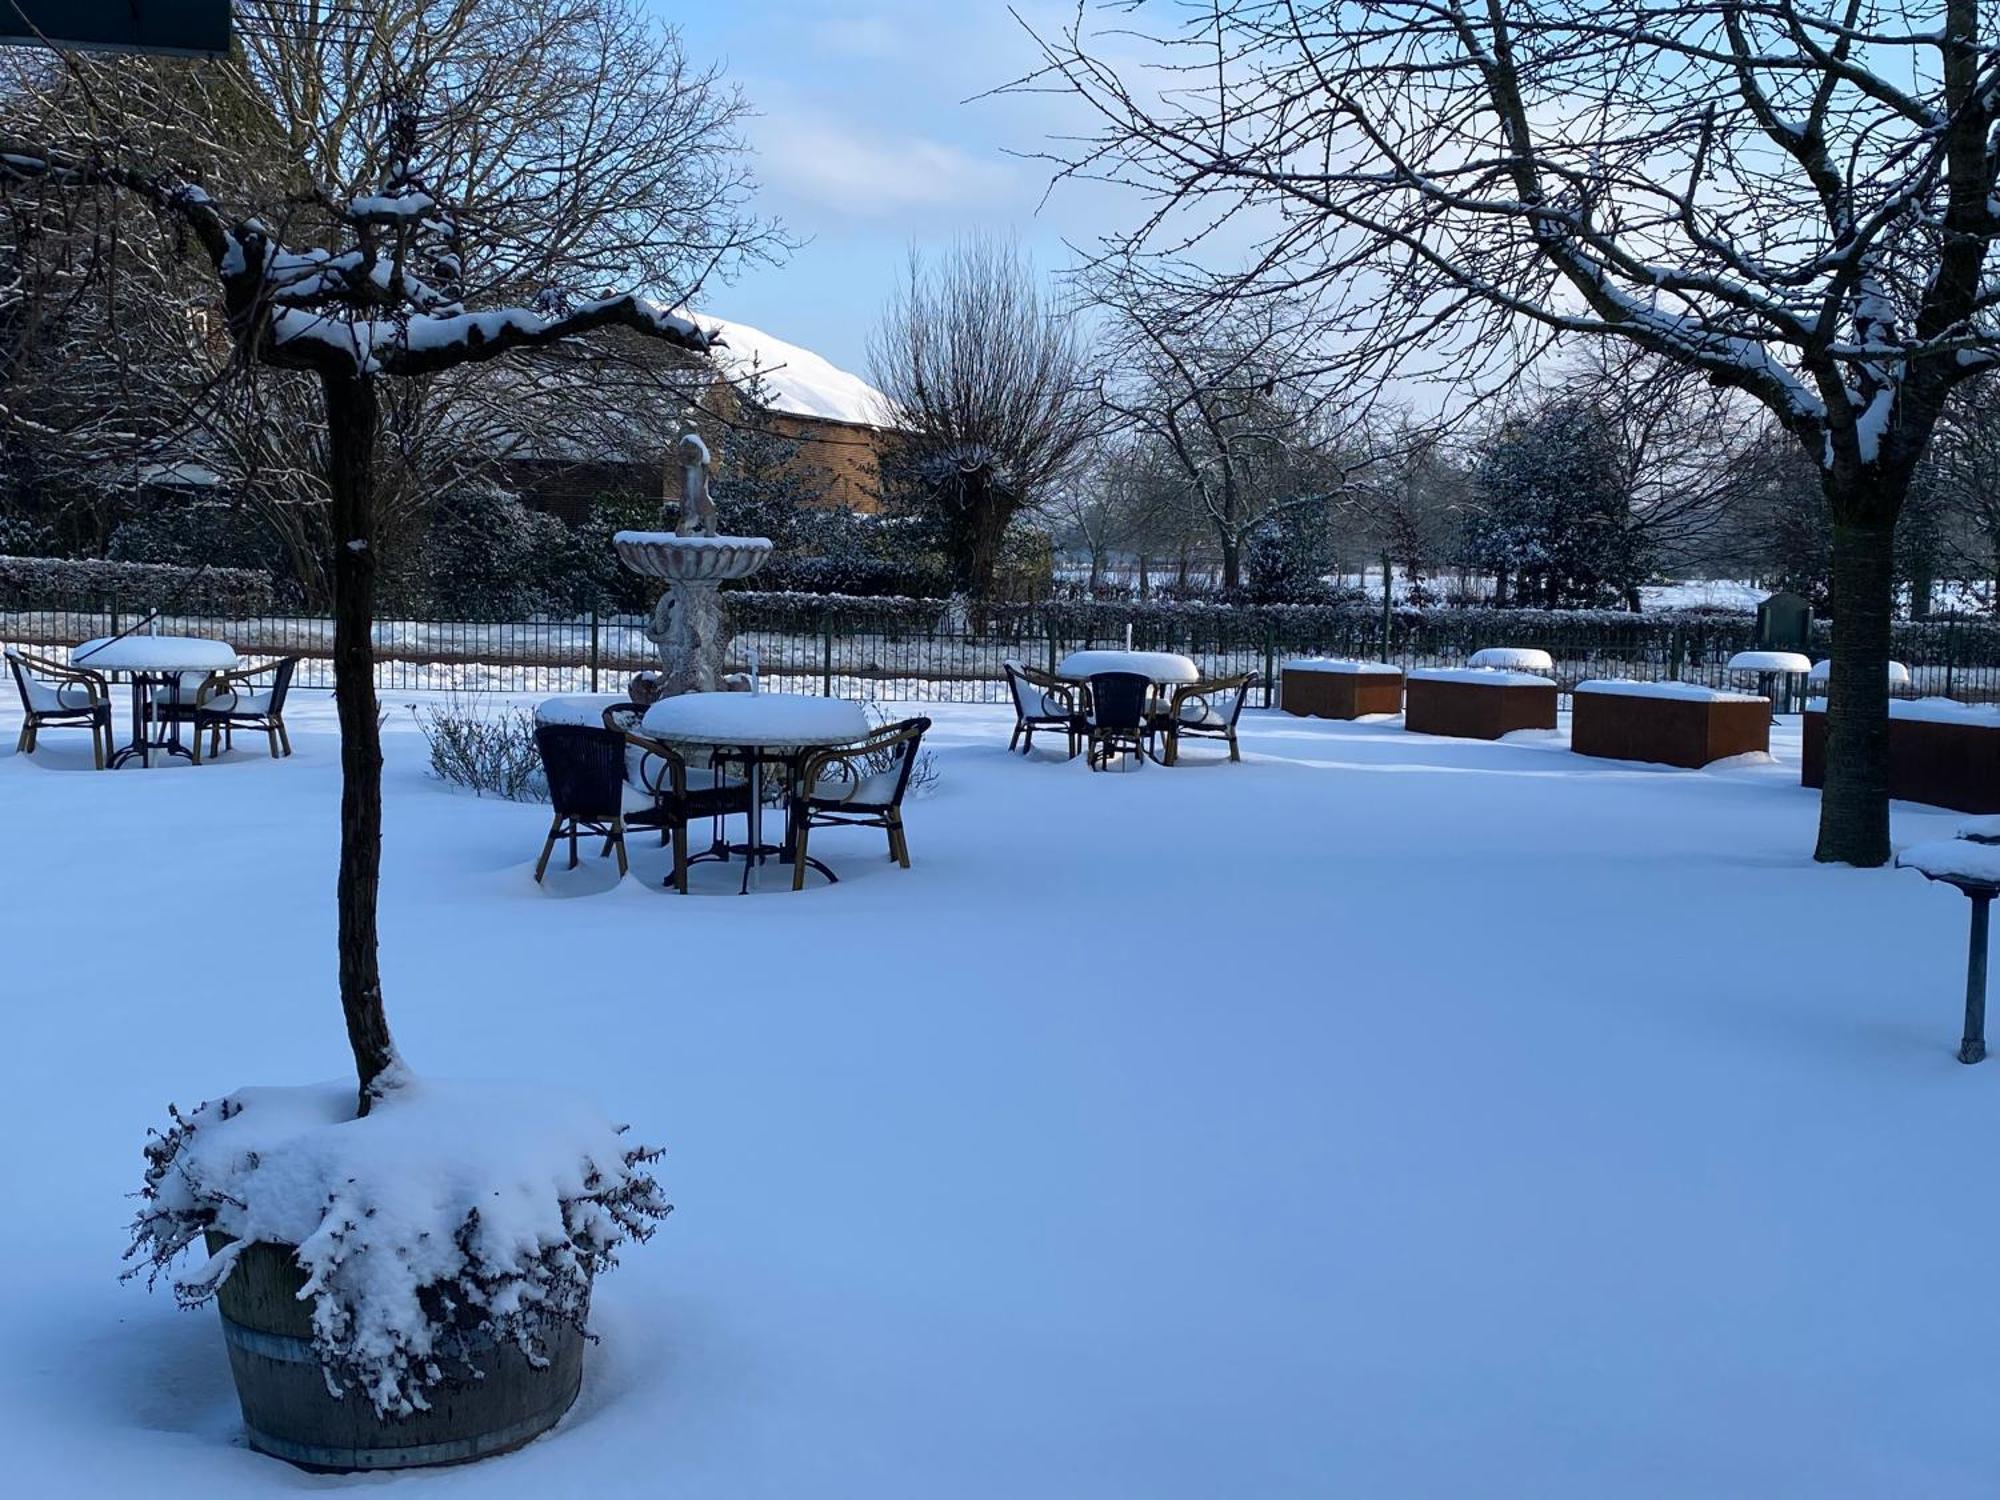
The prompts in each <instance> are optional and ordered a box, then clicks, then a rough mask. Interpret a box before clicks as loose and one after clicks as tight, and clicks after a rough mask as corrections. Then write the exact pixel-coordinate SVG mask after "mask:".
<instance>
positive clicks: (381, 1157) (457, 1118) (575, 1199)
mask: <svg viewBox="0 0 2000 1500" xmlns="http://www.w3.org/2000/svg"><path fill="white" fill-rule="evenodd" d="M169 1113H170V1115H171V1117H172V1123H171V1125H169V1127H168V1128H167V1130H166V1131H165V1132H164V1133H155V1134H154V1136H153V1138H152V1139H151V1140H150V1141H149V1142H148V1143H147V1146H146V1175H145V1184H144V1186H143V1187H142V1188H141V1190H140V1197H141V1199H142V1200H143V1203H144V1206H143V1207H142V1208H141V1209H140V1211H139V1214H138V1217H137V1218H136V1219H135V1220H134V1221H133V1224H132V1246H131V1248H130V1249H129V1250H128V1251H127V1252H126V1257H127V1259H129V1260H132V1261H135V1262H136V1264H135V1265H134V1266H133V1267H132V1268H131V1270H129V1271H128V1272H127V1273H126V1274H127V1275H128V1276H136V1275H141V1274H144V1275H146V1276H148V1278H149V1279H150V1280H154V1281H157V1280H158V1279H159V1278H160V1277H161V1276H162V1275H165V1274H167V1273H168V1271H169V1268H170V1266H171V1264H172V1262H173V1261H174V1260H175V1259H176V1258H177V1257H179V1256H180V1254H181V1253H182V1252H183V1251H184V1250H187V1249H188V1248H189V1247H190V1246H192V1245H194V1244H195V1243H196V1242H197V1241H198V1240H201V1239H202V1238H203V1237H204V1236H205V1235H207V1234H209V1233H211V1232H213V1233H215V1234H218V1235H223V1236H227V1237H228V1243H226V1244H224V1245H222V1246H221V1248H219V1249H218V1250H216V1251H215V1252H214V1253H213V1254H211V1255H209V1256H208V1257H207V1259H206V1260H204V1261H203V1262H201V1263H200V1264H199V1265H195V1266H193V1267H191V1268H190V1269H189V1270H188V1272H187V1273H186V1274H185V1275H181V1276H179V1277H175V1278H173V1287H174V1291H175V1294H176V1295H177V1297H178V1298H179V1300H180V1301H181V1303H182V1304H183V1305H184V1306H189V1307H193V1306H198V1305H200V1304H202V1303H204V1302H207V1301H208V1300H209V1299H210V1298H212V1297H214V1296H215V1294H216V1293H217V1292H218V1291H219V1290H220V1289H221V1287H222V1285H223V1283H224V1282H225V1281H227V1280H228V1279H229V1275H230V1273H231V1271H233V1270H234V1269H235V1266H236V1264H237V1261H238V1259H239V1257H240V1256H241V1255H242V1253H243V1251H244V1250H245V1249H246V1248H247V1247H248V1246H251V1245H255V1244H266V1245H276V1246H281V1247H295V1250H296V1259H297V1263H298V1266H299V1269H300V1270H301V1271H302V1272H303V1273H304V1274H305V1276H306V1278H307V1280H306V1284H305V1288H304V1291H303V1292H302V1293H301V1296H302V1297H303V1298H307V1299H310V1301H311V1302H312V1329H313V1333H312V1342H313V1349H314V1352H315V1353H316V1354H317V1355H318V1356H319V1361H320V1365H321V1369H322V1370H323V1372H324V1374H325V1376H326V1381H327V1386H328V1389H329V1390H331V1391H332V1392H334V1393H335V1394H336V1395H341V1394H344V1393H346V1392H348V1391H350V1390H358V1391H361V1392H363V1393H365V1394H366V1396H367V1398H368V1399H369V1401H370V1402H372V1403H373V1405H374V1407H375V1409H376V1411H377V1412H378V1413H380V1414H381V1415H383V1416H385V1417H395V1416H408V1415H409V1414H410V1413H411V1412H413V1411H417V1410H420V1409H423V1408H425V1407H427V1406H428V1405H429V1399H428V1396H427V1392H429V1391H430V1390H431V1389H432V1388H433V1387H435V1386H438V1385H440V1384H442V1383H445V1382H449V1381H453V1380H463V1379H465V1378H468V1377H470V1375H471V1368H470V1364H469V1361H470V1358H471V1356H472V1355H473V1354H475V1353H476V1351H477V1350H478V1348H480V1347H482V1346H484V1345H487V1344H490V1343H491V1342H492V1341H494V1340H499V1341H504V1342H507V1343H512V1344H514V1345H516V1346H517V1347H518V1348H520V1349H521V1351H522V1352H523V1353H524V1354H526V1355H527V1356H528V1358H529V1360H530V1361H531V1362H534V1363H537V1364H539V1363H541V1362H542V1361H543V1360H544V1359H545V1358H546V1354H545V1352H544V1341H545V1338H546V1335H547V1334H548V1333H549V1332H550V1331H552V1330H553V1329H555V1328H556V1327H558V1326H560V1325H562V1324H569V1325H572V1326H575V1327H578V1328H581V1327H582V1325H583V1320H584V1317H585V1315H586V1314H587V1313H588V1311H589V1306H590V1287H591V1281H592V1278H593V1277H594V1276H596V1275H597V1274H599V1273H600V1272H603V1271H605V1270H608V1269H609V1268H610V1267H611V1266H613V1265H615V1264H616V1263H617V1256H616V1252H617V1250H618V1248H619V1246H620V1245H622V1244H624V1243H625V1242H626V1241H628V1240H644V1239H647V1238H648V1237H649V1236H650V1235H651V1234H652V1232H653V1229H654V1227H655V1226H656V1225H657V1224H658V1222H659V1221H660V1220H661V1219H663V1218H664V1217H665V1216H666V1215H667V1214H668V1213H669V1212H671V1209H672V1206H671V1205H670V1204H668V1203H667V1202H666V1201H665V1200H664V1199H663V1198H662V1197H661V1195H660V1188H659V1184H658V1183H657V1182H656V1181H655V1180H654V1179H653V1177H652V1175H651V1174H650V1173H649V1172H648V1171H647V1170H646V1168H647V1166H648V1164H650V1163H651V1162H653V1161H655V1160H657V1159H658V1157H659V1155H660V1153H659V1152H658V1151H654V1150H650V1149H648V1148H646V1147H643V1146H636V1145H632V1144H629V1143H628V1142H627V1141H626V1139H625V1135H624V1131H623V1129H622V1128H621V1127H618V1126H614V1125H612V1124H611V1123H610V1122H609V1121H608V1120H607V1119H605V1117H604V1115H603V1114H602V1113H601V1112H600V1111H599V1110H598V1109H597V1108H596V1107H595V1106H593V1105H592V1104H591V1103H590V1102H589V1101H588V1100H587V1099H584V1098H582V1097H580V1096H577V1095H574V1094H571V1093H568V1092H565V1091H562V1090H556V1089H548V1088H543V1087H539V1086H529V1085H526V1084H502V1083H442V1082H438V1081H435V1080H428V1079H418V1078H412V1077H409V1076H408V1075H407V1074H405V1075H403V1076H402V1077H400V1078H398V1079H396V1080H395V1083H394V1086H393V1087H387V1088H385V1089H384V1090H383V1091H382V1093H381V1095H380V1096H379V1098H378V1099H377V1101H376V1103H375V1107H374V1108H373V1109H371V1110H370V1111H369V1113H367V1114H366V1115H363V1116H361V1117H359V1118H356V1116H355V1113H354V1085H353V1084H352V1082H342V1083H326V1084H318V1085H311V1086H307V1087H300V1088H250V1089H242V1090H240V1091H238V1092H237V1093H234V1094H230V1095H228V1096H227V1097H225V1098H222V1099H215V1100H211V1101H209V1102H208V1103H205V1104H203V1105H202V1106H201V1107H200V1108H199V1109H196V1110H194V1111H193V1112H192V1113H190V1114H187V1115H183V1114H181V1113H180V1112H179V1111H178V1110H170V1111H169Z"/></svg>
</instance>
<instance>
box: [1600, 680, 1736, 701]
mask: <svg viewBox="0 0 2000 1500" xmlns="http://www.w3.org/2000/svg"><path fill="white" fill-rule="evenodd" d="M1570 691H1571V692H1572V694H1574V693H1611V694H1616V695H1618V696H1621V697H1626V698H1673V699H1678V700H1680V701H1682V702H1685V703H1765V702H1768V701H1769V700H1768V699H1765V698H1760V697H1758V696H1757V695H1756V694H1755V693H1736V692H1731V691H1730V690H1729V689H1727V688H1712V687H1703V686H1702V685H1701V684H1700V683H1698V682H1634V681H1631V680H1630V679H1628V678H1624V677H1592V678H1589V679H1587V680H1586V681H1583V682H1579V683H1578V684H1577V685H1576V686H1575V687H1574V688H1572V689H1571V690H1570Z"/></svg>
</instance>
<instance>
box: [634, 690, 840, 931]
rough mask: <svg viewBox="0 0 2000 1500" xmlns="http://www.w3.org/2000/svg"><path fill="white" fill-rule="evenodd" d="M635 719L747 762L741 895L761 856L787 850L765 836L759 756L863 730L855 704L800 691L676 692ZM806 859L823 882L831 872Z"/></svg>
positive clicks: (666, 735) (836, 741) (651, 730)
mask: <svg viewBox="0 0 2000 1500" xmlns="http://www.w3.org/2000/svg"><path fill="white" fill-rule="evenodd" d="M640 724H641V727H642V728H643V729H644V730H645V732H646V733H647V734H648V735H650V736H652V737H653V738H654V739H658V740H666V741H668V742H669V743H672V744H683V745H706V746H712V747H714V748H716V749H719V750H722V751H724V752H726V753H727V755H728V757H729V758H730V759H732V760H742V761H743V762H744V763H745V764H746V766H747V767H748V770H749V778H750V835H749V842H748V843H746V844H743V845H741V846H739V849H740V852H741V853H742V855H743V857H744V867H743V890H744V891H745V892H746V893H747V892H748V891H749V890H750V888H751V887H752V886H754V885H756V884H757V874H758V870H759V867H760V866H762V864H763V862H764V859H765V856H767V855H771V854H776V855H779V856H781V857H782V858H787V859H788V858H790V857H791V850H790V849H781V848H779V847H778V846H777V845H775V844H767V843H765V842H764V781H763V763H764V761H765V760H766V759H772V758H775V759H781V760H787V761H789V760H792V759H794V758H795V757H796V756H797V755H798V754H799V752H800V751H802V750H817V749H822V748H824V747H825V746H828V745H846V744H850V743H852V742H853V741H855V740H858V739H862V738H864V737H865V736H866V735H867V733H868V716H867V715H866V714H864V713H862V711H861V706H860V705H859V704H858V703H849V702H847V701H846V700H845V699H842V698H814V697H809V696H808V695H806V694H804V693H681V694H678V695H676V696H675V697H672V698H662V699H661V700H660V701H659V702H658V703H655V704H654V705H653V706H652V707H651V708H648V709H647V710H646V716H645V718H644V719H642V720H641V721H640ZM739 849H732V850H731V851H730V852H731V853H736V852H739ZM807 863H808V864H810V865H811V866H812V867H813V868H814V869H815V870H818V871H819V872H820V874H822V875H824V876H826V878H827V879H828V880H832V879H834V878H835V877H834V873H833V871H831V870H829V869H828V868H827V867H826V866H825V865H823V864H821V863H820V862H819V861H818V860H816V859H809V860H808V861H807Z"/></svg>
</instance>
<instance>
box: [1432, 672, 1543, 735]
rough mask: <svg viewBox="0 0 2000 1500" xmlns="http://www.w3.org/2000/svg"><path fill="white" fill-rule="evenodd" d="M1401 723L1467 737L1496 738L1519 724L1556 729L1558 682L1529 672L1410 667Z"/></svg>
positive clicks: (1522, 726)
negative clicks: (1433, 669) (1421, 669)
mask: <svg viewBox="0 0 2000 1500" xmlns="http://www.w3.org/2000/svg"><path fill="white" fill-rule="evenodd" d="M1403 727H1404V728H1405V729H1408V730H1411V731H1414V732H1415V733H1418V734H1448V735H1453V736H1455V737H1457V738H1459V739H1468V740H1497V739H1499V738H1500V736H1501V735H1503V734H1511V733H1513V732H1514V731H1515V730H1516V729H1553V728H1555V727H1556V685H1555V683H1553V682H1551V681H1550V680H1549V679H1548V678H1546V677H1534V676H1531V675H1529V674H1528V673H1525V672H1484V671H1477V670H1466V671H1423V672H1412V673H1410V676H1409V681H1408V683H1407V684H1406V695H1405V700H1404V704H1403Z"/></svg>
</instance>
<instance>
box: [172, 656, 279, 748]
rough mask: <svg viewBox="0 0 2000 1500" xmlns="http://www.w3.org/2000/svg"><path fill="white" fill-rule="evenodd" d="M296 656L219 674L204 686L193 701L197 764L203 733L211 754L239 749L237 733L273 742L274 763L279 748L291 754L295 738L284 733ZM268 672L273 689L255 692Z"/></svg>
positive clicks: (267, 688)
mask: <svg viewBox="0 0 2000 1500" xmlns="http://www.w3.org/2000/svg"><path fill="white" fill-rule="evenodd" d="M298 667H299V659H298V658H297V657H296V656H286V657H281V658H279V659H278V660H277V661H271V662H266V663H264V665H263V666H261V667H246V668H244V669H243V670H242V671H240V672H217V673H216V674H215V675H214V676H213V677H211V678H209V680H208V681H207V682H206V683H204V684H203V685H202V687H201V690H200V691H199V692H197V693H196V694H195V699H194V760H195V764H196V765H200V764H201V736H202V731H203V730H207V731H208V741H209V745H208V753H209V754H210V755H214V754H216V753H218V751H219V750H220V749H221V747H222V745H223V744H224V743H227V744H228V746H229V748H230V749H232V750H233V749H235V748H236V730H237V729H238V728H239V727H240V728H243V729H261V730H263V731H264V734H265V736H266V738H268V739H269V740H270V742H271V759H273V760H276V759H278V758H279V747H280V746H281V745H282V746H283V747H284V753H285V754H286V755H290V754H291V753H292V737H291V735H290V733H288V732H287V731H286V729H285V695H286V694H288V693H289V692H291V690H292V674H293V673H294V672H296V671H297V670H298ZM266 672H268V673H270V674H271V682H270V685H269V686H268V687H266V688H264V690H263V691H261V692H258V691H254V690H253V688H252V684H253V683H255V682H256V681H257V679H258V678H260V677H262V676H263V675H264V674H265V673H266Z"/></svg>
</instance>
